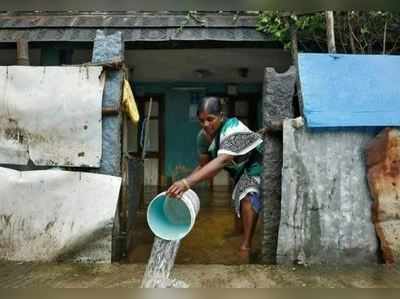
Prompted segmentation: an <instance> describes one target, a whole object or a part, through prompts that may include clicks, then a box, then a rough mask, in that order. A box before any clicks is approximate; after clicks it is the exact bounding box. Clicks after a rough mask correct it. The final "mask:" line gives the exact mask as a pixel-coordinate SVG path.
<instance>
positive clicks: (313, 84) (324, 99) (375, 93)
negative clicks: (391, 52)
mask: <svg viewBox="0 0 400 299" xmlns="http://www.w3.org/2000/svg"><path fill="white" fill-rule="evenodd" d="M399 72H400V56H388V55H351V54H315V53H301V54H299V76H300V82H301V91H302V97H303V112H304V116H305V118H306V123H307V126H308V127H311V128H313V127H314V128H316V127H365V126H372V127H379V126H400V82H399V79H398V78H399V76H400V74H399Z"/></svg>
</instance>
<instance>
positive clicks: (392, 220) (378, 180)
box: [367, 128, 400, 264]
mask: <svg viewBox="0 0 400 299" xmlns="http://www.w3.org/2000/svg"><path fill="white" fill-rule="evenodd" d="M367 166H368V183H369V186H370V190H371V195H372V197H373V198H374V204H373V209H372V213H373V222H374V225H375V230H376V233H377V235H378V238H379V240H380V248H381V250H382V256H383V259H384V261H385V263H388V264H392V263H398V262H399V260H400V189H399V188H400V130H398V129H391V128H386V129H385V130H383V131H382V132H381V133H380V134H379V135H378V136H377V137H376V138H375V139H374V140H372V142H371V143H370V144H369V145H368V148H367Z"/></svg>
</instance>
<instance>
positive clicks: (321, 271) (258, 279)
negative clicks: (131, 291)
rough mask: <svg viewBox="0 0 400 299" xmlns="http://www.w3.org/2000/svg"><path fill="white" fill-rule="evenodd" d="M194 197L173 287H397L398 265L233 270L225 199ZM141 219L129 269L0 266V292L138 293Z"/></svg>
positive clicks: (142, 268) (145, 250)
mask: <svg viewBox="0 0 400 299" xmlns="http://www.w3.org/2000/svg"><path fill="white" fill-rule="evenodd" d="M199 195H200V197H201V198H202V200H203V202H202V207H201V209H200V213H199V215H198V218H197V221H196V224H195V227H194V228H193V230H192V232H191V233H190V234H189V235H188V236H187V237H186V238H185V239H183V240H182V241H181V243H180V246H179V250H177V251H178V252H177V254H176V259H175V264H174V265H173V267H172V266H171V264H169V265H168V266H167V267H166V268H164V269H166V270H167V272H168V278H169V279H172V280H173V282H184V283H185V285H186V286H190V287H191V288H253V287H257V288H271V287H273V288H277V287H278V288H280V287H285V288H286V287H296V288H298V287H312V288H321V287H323V288H325V287H335V288H344V287H346V288H348V287H356V288H358V287H361V288H381V287H383V288H386V287H387V288H397V287H399V286H400V266H391V267H389V266H385V265H368V266H342V267H335V266H334V265H330V266H326V265H325V266H324V265H321V266H308V267H304V266H276V265H274V266H266V265H261V264H257V262H258V261H257V256H256V257H255V258H254V260H253V264H250V265H237V263H238V261H237V248H238V246H239V242H240V236H239V235H238V234H237V233H236V231H235V229H234V226H235V225H234V224H235V222H234V215H233V211H232V209H231V207H230V201H229V198H230V194H229V193H228V192H226V191H220V192H214V194H212V195H211V196H208V197H207V196H204V195H202V194H199ZM141 213H142V214H143V211H141ZM143 216H144V215H142V219H141V227H140V226H138V227H137V228H138V229H137V232H138V233H137V234H136V237H137V238H138V239H137V240H138V241H140V242H138V244H137V245H136V246H135V247H134V248H131V251H130V252H129V254H130V255H129V259H130V261H129V262H131V263H132V264H128V263H125V264H118V263H114V264H78V263H75V264H66V263H18V262H5V261H0V287H2V288H28V287H29V288H31V287H51V288H139V287H140V286H141V284H142V282H143V278H144V277H145V272H146V267H147V261H148V259H149V257H150V253H151V249H152V245H153V241H154V237H153V235H152V234H151V232H150V230H149V229H148V227H147V224H146V222H145V218H144V217H143ZM139 224H140V222H139ZM260 235H261V231H260V225H259V227H258V232H257V235H256V240H255V244H254V249H255V251H256V252H257V250H259V248H260ZM153 269H155V268H153ZM158 270H160V268H158ZM158 270H157V271H158ZM165 273H166V272H165Z"/></svg>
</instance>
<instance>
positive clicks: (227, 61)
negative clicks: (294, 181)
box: [126, 48, 290, 264]
mask: <svg viewBox="0 0 400 299" xmlns="http://www.w3.org/2000/svg"><path fill="white" fill-rule="evenodd" d="M268 54H269V55H268ZM126 57H127V62H128V64H129V63H130V62H131V64H129V65H128V67H129V69H130V79H131V80H132V82H131V83H132V87H133V90H134V93H135V98H136V99H137V102H138V105H139V107H140V111H141V117H142V118H143V117H145V116H146V115H147V111H148V110H146V108H145V107H146V105H148V104H146V103H148V102H149V98H150V95H159V96H160V97H159V98H160V99H161V100H158V101H157V100H154V99H156V97H153V101H154V102H153V103H158V104H156V106H157V105H158V110H156V111H158V112H152V114H151V119H150V121H152V123H153V125H152V126H151V128H150V132H149V133H148V134H149V139H150V143H152V145H149V148H152V149H153V150H152V151H148V155H147V156H146V157H147V159H149V161H148V162H146V160H145V161H144V163H145V167H144V182H145V184H144V186H143V191H144V192H143V194H142V198H141V205H140V208H139V210H138V213H137V217H136V218H137V219H136V222H135V226H134V236H133V239H134V242H133V244H134V246H132V247H131V248H130V249H129V252H128V261H129V262H132V263H138V262H143V263H146V262H147V260H148V258H149V256H150V252H151V248H152V244H153V240H154V236H153V235H152V233H151V231H150V229H149V228H148V225H147V223H146V208H147V205H148V203H149V202H150V200H151V199H152V198H153V197H154V196H155V195H156V194H157V193H159V192H161V191H164V190H166V189H167V188H168V186H169V185H170V184H171V183H172V182H174V181H176V180H178V179H180V178H182V177H185V176H186V175H188V174H189V173H190V172H191V171H192V169H194V168H195V167H196V165H197V160H198V154H197V148H196V137H197V133H198V131H199V129H200V126H199V124H198V121H197V116H196V108H197V103H198V101H199V100H200V99H201V98H202V97H203V96H207V95H208V96H210V95H214V96H218V97H220V98H223V99H224V102H225V113H226V115H227V116H228V117H229V116H236V117H237V118H239V120H241V121H242V122H243V123H244V124H246V125H247V126H248V127H249V128H250V129H252V130H253V131H257V130H258V129H259V128H260V127H261V123H262V113H261V98H262V82H263V78H264V68H265V67H266V66H273V67H276V68H278V69H279V68H280V69H284V65H285V64H287V65H289V63H290V59H289V57H288V56H287V55H286V54H285V53H284V52H283V51H281V50H280V51H278V50H276V49H273V50H267V49H243V48H241V49H177V50H171V49H169V50H161V49H146V50H137V49H135V50H127V51H126ZM157 122H158V123H157ZM156 123H157V124H156ZM141 127H142V126H139V127H138V128H137V132H136V133H135V134H132V136H135V137H133V138H134V139H135V140H136V143H137V146H138V149H139V151H138V152H137V155H138V156H140V139H141V137H140V135H141ZM152 130H153V132H151V131H152ZM156 130H158V131H157V133H156V132H154V131H156ZM156 141H157V142H158V143H157V142H156ZM156 143H157V146H156ZM151 159H153V160H151ZM146 163H147V165H146ZM157 172H158V173H157ZM146 182H147V183H146ZM156 183H157V185H156ZM232 188H233V186H232V184H231V182H230V180H229V178H228V175H227V174H226V173H225V172H224V171H222V172H221V173H220V174H219V175H217V176H216V177H215V178H214V179H213V180H211V181H209V182H204V183H202V184H199V185H198V186H196V187H195V188H194V190H195V192H196V193H197V194H198V195H199V197H200V202H201V203H200V204H201V208H200V212H199V215H198V217H197V220H196V223H195V226H194V228H193V230H192V231H191V232H190V234H189V235H188V236H187V237H185V238H184V239H183V240H182V242H181V246H180V249H179V251H178V255H177V258H176V263H177V264H184V263H191V264H193V263H194V264H236V263H238V262H239V261H238V248H239V244H240V233H239V231H238V227H237V224H236V222H235V217H236V216H235V215H234V209H233V202H232V199H231V193H232ZM149 190H152V192H149ZM261 218H262V217H260V219H259V221H260V222H262V219H261ZM261 238H262V227H261V225H260V223H259V225H258V226H257V232H256V235H255V240H254V244H253V247H254V249H255V252H256V253H257V252H259V251H260V247H261V244H260V243H261ZM254 257H255V259H253V260H254V261H255V262H257V256H256V255H255V256H254Z"/></svg>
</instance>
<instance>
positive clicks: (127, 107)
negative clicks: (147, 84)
mask: <svg viewBox="0 0 400 299" xmlns="http://www.w3.org/2000/svg"><path fill="white" fill-rule="evenodd" d="M122 107H123V110H124V112H126V113H127V114H128V116H129V118H130V119H131V121H132V122H133V123H134V124H137V123H138V122H139V111H138V108H137V106H136V102H135V97H134V96H133V92H132V89H131V86H130V84H129V82H128V80H126V79H125V80H124V87H123V93H122Z"/></svg>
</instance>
